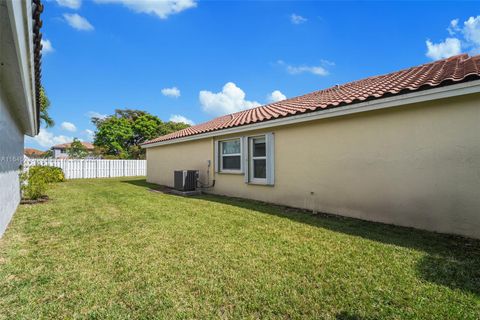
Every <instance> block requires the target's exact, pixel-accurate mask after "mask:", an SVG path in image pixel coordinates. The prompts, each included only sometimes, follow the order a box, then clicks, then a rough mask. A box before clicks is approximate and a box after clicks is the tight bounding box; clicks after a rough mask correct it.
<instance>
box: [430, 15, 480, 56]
mask: <svg viewBox="0 0 480 320" xmlns="http://www.w3.org/2000/svg"><path fill="white" fill-rule="evenodd" d="M447 31H448V33H449V34H450V36H451V37H450V38H446V39H445V41H443V42H439V43H433V42H432V41H430V40H427V41H426V45H427V53H426V56H427V57H429V58H431V59H433V60H438V59H444V58H448V57H451V56H454V55H457V54H460V53H461V52H462V49H464V50H468V51H470V53H472V54H478V53H480V16H476V17H470V18H468V19H467V20H465V21H464V22H463V26H462V25H461V24H460V19H453V20H452V21H450V25H449V26H448V28H447ZM453 36H455V37H453Z"/></svg>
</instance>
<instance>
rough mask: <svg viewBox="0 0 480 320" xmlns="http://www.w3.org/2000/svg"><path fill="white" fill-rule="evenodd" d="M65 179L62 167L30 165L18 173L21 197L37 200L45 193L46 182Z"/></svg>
mask: <svg viewBox="0 0 480 320" xmlns="http://www.w3.org/2000/svg"><path fill="white" fill-rule="evenodd" d="M62 181H65V175H64V174H63V171H62V169H60V168H56V167H45V166H32V167H30V168H29V169H28V171H26V172H22V173H21V174H20V183H21V189H22V197H23V198H24V199H31V200H37V199H38V198H40V197H42V196H45V195H46V190H47V184H49V183H54V182H62Z"/></svg>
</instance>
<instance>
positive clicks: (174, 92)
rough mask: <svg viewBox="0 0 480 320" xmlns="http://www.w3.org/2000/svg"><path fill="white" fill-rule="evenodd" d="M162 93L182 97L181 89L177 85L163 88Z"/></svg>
mask: <svg viewBox="0 0 480 320" xmlns="http://www.w3.org/2000/svg"><path fill="white" fill-rule="evenodd" d="M162 94H163V95H164V96H167V97H173V98H178V97H180V90H179V89H178V88H177V87H173V88H163V89H162Z"/></svg>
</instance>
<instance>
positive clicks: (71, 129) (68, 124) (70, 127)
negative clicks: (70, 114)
mask: <svg viewBox="0 0 480 320" xmlns="http://www.w3.org/2000/svg"><path fill="white" fill-rule="evenodd" d="M60 127H61V128H62V129H63V130H65V131H69V132H75V131H77V127H75V125H74V124H73V123H71V122H67V121H64V122H62V124H61V125H60Z"/></svg>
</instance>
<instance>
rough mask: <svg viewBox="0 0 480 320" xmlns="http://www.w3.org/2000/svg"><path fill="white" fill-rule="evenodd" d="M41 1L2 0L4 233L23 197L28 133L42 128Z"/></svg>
mask: <svg viewBox="0 0 480 320" xmlns="http://www.w3.org/2000/svg"><path fill="white" fill-rule="evenodd" d="M42 10H43V7H42V5H41V4H40V1H36V0H34V1H31V0H0V236H1V235H2V234H3V232H4V231H5V229H6V227H7V225H8V223H9V221H10V219H11V218H12V215H13V213H14V212H15V210H16V208H17V206H18V204H19V202H20V183H19V178H18V169H19V166H20V165H21V164H22V162H23V139H24V135H25V134H26V135H29V136H34V135H36V134H37V133H38V130H39V122H40V119H39V112H40V59H41V43H40V41H41V37H42V36H41V34H40V32H39V30H40V26H41V25H42V22H41V20H40V13H41V12H42Z"/></svg>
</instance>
